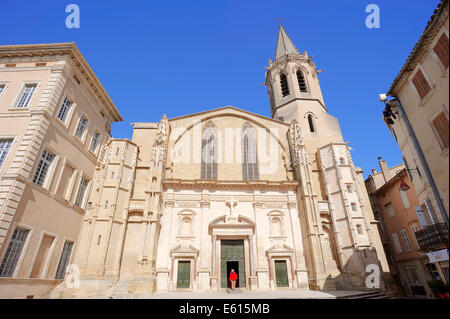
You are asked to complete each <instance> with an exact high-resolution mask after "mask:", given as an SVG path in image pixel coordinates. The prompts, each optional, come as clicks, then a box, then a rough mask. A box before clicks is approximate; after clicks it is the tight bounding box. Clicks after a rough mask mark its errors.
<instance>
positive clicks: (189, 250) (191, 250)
mask: <svg viewBox="0 0 450 319" xmlns="http://www.w3.org/2000/svg"><path fill="white" fill-rule="evenodd" d="M199 251H200V250H198V249H197V248H195V247H194V246H193V245H177V246H175V247H174V248H172V249H171V250H170V253H171V254H172V255H173V254H194V255H198V253H199Z"/></svg>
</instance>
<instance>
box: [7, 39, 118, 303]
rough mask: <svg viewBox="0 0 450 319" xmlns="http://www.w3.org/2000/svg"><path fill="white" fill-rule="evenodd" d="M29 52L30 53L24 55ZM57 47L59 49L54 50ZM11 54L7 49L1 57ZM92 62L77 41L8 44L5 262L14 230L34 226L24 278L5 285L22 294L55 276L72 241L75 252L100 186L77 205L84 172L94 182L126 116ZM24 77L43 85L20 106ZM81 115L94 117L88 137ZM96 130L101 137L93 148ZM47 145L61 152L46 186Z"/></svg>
mask: <svg viewBox="0 0 450 319" xmlns="http://www.w3.org/2000/svg"><path fill="white" fill-rule="evenodd" d="M23 50H25V51H27V52H28V53H27V54H23ZM52 50H59V51H58V53H56V54H55V53H53V54H50V53H49V52H50V51H52ZM4 52H6V54H7V55H3V56H1V55H2V54H3V53H4ZM20 52H22V54H21V55H20ZM70 55H72V56H73V57H74V58H73V59H72V58H70ZM7 64H8V65H11V64H15V66H6V65H7ZM87 68H89V67H88V66H87V63H86V62H85V61H84V59H83V58H82V56H81V54H80V53H79V51H78V50H77V49H76V47H75V46H74V45H71V44H69V45H66V44H61V45H41V46H39V45H38V46H33V45H30V46H2V47H0V83H6V88H5V89H4V90H3V93H2V95H1V96H0V124H1V127H2V128H1V129H0V138H12V139H13V144H12V146H11V148H10V150H9V152H8V155H7V157H6V160H5V162H4V163H3V165H2V167H1V168H0V169H1V171H0V173H1V176H0V261H1V260H3V257H4V256H5V253H6V249H7V247H8V245H9V241H10V239H11V236H12V234H13V231H14V229H15V228H16V227H21V228H25V229H27V230H29V233H28V236H27V240H26V242H25V245H24V247H23V249H22V251H21V254H20V258H19V261H18V263H17V265H16V267H15V271H14V274H13V278H20V279H21V280H22V281H11V280H10V281H8V282H7V283H6V282H5V285H3V284H2V285H1V286H0V290H2V289H7V288H6V287H9V286H10V285H12V284H13V283H16V282H17V285H19V286H20V287H18V288H17V290H16V292H17V291H23V293H24V294H25V291H24V287H25V286H26V285H24V282H26V281H27V280H28V279H27V278H30V277H33V278H41V279H54V278H55V274H56V271H57V268H58V263H59V260H60V257H61V253H62V249H63V246H64V242H65V241H70V242H73V243H74V246H73V249H72V253H71V257H70V260H69V263H70V262H71V260H72V258H73V254H74V250H75V247H76V245H77V239H78V235H79V231H80V227H81V221H82V218H83V215H84V207H85V205H86V203H87V197H88V193H89V188H90V185H91V184H92V183H89V185H88V189H87V191H86V193H85V196H84V199H83V200H82V203H81V205H80V206H81V207H78V206H76V205H75V200H76V196H77V193H78V189H79V185H80V182H81V178H86V179H88V180H92V178H93V175H94V169H95V165H96V162H97V160H98V159H99V157H101V155H102V154H101V149H102V145H103V144H105V143H106V141H107V140H108V139H109V125H110V124H111V122H112V121H116V120H119V119H120V115H118V113H117V110H115V107H114V105H112V103H111V104H109V105H107V103H108V102H106V103H105V104H104V102H101V101H100V97H99V96H101V94H104V95H103V96H101V98H102V99H103V100H105V96H106V93H105V92H104V91H102V90H103V88H101V86H97V87H96V89H97V93H95V92H94V89H93V87H95V86H96V85H97V84H95V81H97V79H96V78H95V75H93V73H89V72H92V71H90V69H89V71H88V72H86V70H87ZM81 69H83V70H82V71H83V72H80V70H81ZM75 77H76V78H75ZM88 78H89V81H90V82H89V81H88ZM24 83H37V88H36V90H35V92H34V94H33V96H32V98H31V100H30V103H29V105H28V107H27V108H20V109H19V108H15V105H16V104H15V103H16V101H17V99H18V98H19V96H20V93H21V89H22V87H23V85H24ZM66 97H67V98H69V99H71V100H72V101H73V104H72V106H71V108H70V111H69V113H68V116H67V117H66V121H65V123H63V122H61V121H60V120H59V119H58V118H57V114H58V112H59V110H60V107H61V105H62V103H63V101H64V98H66ZM107 99H109V98H107ZM111 110H115V111H114V112H111ZM100 112H101V113H100ZM81 114H83V115H84V116H85V117H87V119H88V121H89V122H88V127H87V129H86V131H85V134H84V135H83V137H82V139H81V140H80V139H78V137H76V136H74V135H75V131H76V128H77V126H78V121H79V116H80V115H81ZM102 114H103V115H102ZM94 131H97V132H99V133H100V134H101V139H100V140H99V145H98V146H97V148H96V149H95V150H94V151H91V150H90V146H91V141H92V136H93V133H94ZM43 150H47V151H49V152H51V153H53V154H55V157H54V159H53V161H52V164H51V166H50V168H49V170H48V173H47V176H46V178H45V181H44V184H43V185H42V186H39V185H36V184H34V183H33V182H32V180H33V177H34V173H35V171H36V169H37V165H38V162H39V159H40V156H41V153H42V152H43ZM5 280H6V279H5ZM0 281H3V279H1V278H0ZM49 285H50V286H49ZM53 285H54V283H45V282H44V283H35V282H31V281H30V283H29V289H30V294H37V295H39V294H40V292H39V291H41V290H42V291H41V292H42V293H44V291H47V290H49V289H50V287H51V286H53ZM39 287H41V288H39ZM39 289H41V290H39ZM25 290H26V289H25ZM47 292H48V291H47ZM11 296H12V295H11ZM21 297H25V295H23V296H21Z"/></svg>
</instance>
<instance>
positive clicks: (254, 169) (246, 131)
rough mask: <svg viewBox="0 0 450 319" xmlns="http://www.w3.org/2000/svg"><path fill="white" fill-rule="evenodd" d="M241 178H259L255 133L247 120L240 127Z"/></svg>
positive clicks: (246, 179)
mask: <svg viewBox="0 0 450 319" xmlns="http://www.w3.org/2000/svg"><path fill="white" fill-rule="evenodd" d="M242 178H243V180H244V181H248V180H256V179H259V172H258V155H257V152H256V134H255V129H254V128H253V126H251V125H250V123H248V122H247V123H245V124H244V126H243V128H242Z"/></svg>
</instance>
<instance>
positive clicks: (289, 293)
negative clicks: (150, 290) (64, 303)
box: [93, 289, 367, 299]
mask: <svg viewBox="0 0 450 319" xmlns="http://www.w3.org/2000/svg"><path fill="white" fill-rule="evenodd" d="M364 293H367V292H363V291H314V290H307V289H294V290H292V289H289V290H276V291H274V290H267V291H247V290H241V291H235V292H231V293H228V292H227V291H209V292H159V293H154V294H137V295H133V294H127V295H115V296H113V297H112V299H336V298H343V297H351V296H358V295H360V294H364ZM93 298H101V299H103V298H111V297H108V296H97V297H93Z"/></svg>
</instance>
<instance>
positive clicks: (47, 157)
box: [33, 150, 55, 186]
mask: <svg viewBox="0 0 450 319" xmlns="http://www.w3.org/2000/svg"><path fill="white" fill-rule="evenodd" d="M54 158H55V155H53V154H51V153H49V152H48V151H46V150H44V151H43V152H42V155H41V159H40V160H39V164H38V166H37V168H36V172H35V173H34V177H33V183H35V184H37V185H40V186H42V185H43V184H44V181H45V177H46V176H47V173H48V169H49V168H50V165H52V162H53V159H54Z"/></svg>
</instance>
